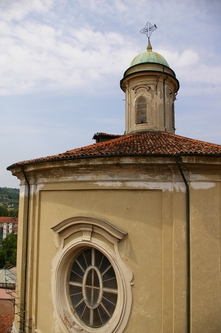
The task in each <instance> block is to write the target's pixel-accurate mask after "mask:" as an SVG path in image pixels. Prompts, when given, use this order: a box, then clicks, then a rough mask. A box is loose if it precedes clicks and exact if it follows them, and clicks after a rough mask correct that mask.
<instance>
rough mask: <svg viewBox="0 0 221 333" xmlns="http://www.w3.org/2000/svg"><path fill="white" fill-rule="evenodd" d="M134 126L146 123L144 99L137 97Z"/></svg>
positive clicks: (145, 103)
mask: <svg viewBox="0 0 221 333" xmlns="http://www.w3.org/2000/svg"><path fill="white" fill-rule="evenodd" d="M135 112H136V124H141V123H146V122H147V102H146V99H145V98H144V97H139V98H138V99H137V101H136V110H135Z"/></svg>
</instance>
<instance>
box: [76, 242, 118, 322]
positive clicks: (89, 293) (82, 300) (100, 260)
mask: <svg viewBox="0 0 221 333" xmlns="http://www.w3.org/2000/svg"><path fill="white" fill-rule="evenodd" d="M69 295H70V299H71V302H72V304H73V307H74V309H75V311H76V313H77V315H78V317H79V318H80V319H81V320H82V321H83V322H84V323H85V324H86V325H88V326H90V327H101V326H103V325H104V324H106V323H107V322H108V320H109V319H110V318H111V317H112V315H113V313H114V310H115V308H116V304H117V296H118V289H117V279H116V275H115V272H114V269H113V267H112V265H111V263H110V261H109V260H108V259H107V257H106V256H105V255H104V254H103V253H101V252H100V251H98V250H96V249H94V248H91V249H86V250H84V251H82V252H81V253H80V254H79V255H78V256H77V258H76V259H75V260H74V262H73V264H72V267H71V271H70V276H69Z"/></svg>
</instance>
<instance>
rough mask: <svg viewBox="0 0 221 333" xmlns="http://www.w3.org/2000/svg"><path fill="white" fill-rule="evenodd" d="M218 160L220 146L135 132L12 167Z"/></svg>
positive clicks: (173, 135) (177, 137)
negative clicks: (124, 159)
mask: <svg viewBox="0 0 221 333" xmlns="http://www.w3.org/2000/svg"><path fill="white" fill-rule="evenodd" d="M185 155H186V156H221V145H217V144H213V143H208V142H204V141H199V140H194V139H190V138H186V137H183V136H179V135H175V134H171V133H167V132H155V131H147V132H139V133H133V134H128V135H122V136H121V137H119V138H115V139H112V140H108V141H105V142H99V143H95V144H92V145H89V146H85V147H82V148H77V149H73V150H68V151H66V152H65V153H62V154H58V155H53V156H47V157H41V158H37V159H33V160H29V161H23V162H18V163H16V164H14V165H11V166H10V167H8V169H10V168H11V167H12V166H16V165H25V164H34V163H40V162H47V161H56V160H69V159H77V158H96V157H111V156H153V157H154V156H185Z"/></svg>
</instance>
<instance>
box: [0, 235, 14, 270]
mask: <svg viewBox="0 0 221 333" xmlns="http://www.w3.org/2000/svg"><path fill="white" fill-rule="evenodd" d="M16 254H17V235H15V233H14V232H11V233H10V234H8V236H7V237H6V238H5V239H3V241H2V249H1V250H0V268H3V267H7V266H11V265H13V266H16Z"/></svg>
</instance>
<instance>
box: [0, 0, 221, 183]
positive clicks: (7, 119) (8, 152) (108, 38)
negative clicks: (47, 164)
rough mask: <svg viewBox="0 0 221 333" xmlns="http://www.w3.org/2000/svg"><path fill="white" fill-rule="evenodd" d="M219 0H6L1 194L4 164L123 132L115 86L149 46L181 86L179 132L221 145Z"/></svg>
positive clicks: (0, 11)
mask: <svg viewBox="0 0 221 333" xmlns="http://www.w3.org/2000/svg"><path fill="white" fill-rule="evenodd" d="M220 18H221V1H220V0H194V1H193V0H177V1H176V0H151V1H149V0H136V1H134V0H87V1H86V0H69V1H68V0H31V1H30V0H15V1H13V0H10V1H8V0H1V1H0V116H1V118H0V119H1V121H0V140H1V159H0V187H4V186H6V187H19V181H18V180H17V178H15V177H13V176H12V175H11V173H10V172H9V171H6V168H7V166H9V165H11V164H13V163H15V162H18V161H22V160H27V159H32V158H36V157H42V156H47V155H53V154H58V153H61V152H64V151H66V150H68V149H73V148H77V147H81V146H84V145H88V144H91V143H93V142H94V141H93V140H92V137H93V134H94V133H96V132H107V133H112V134H114V133H115V134H123V132H124V130H125V126H124V119H125V108H124V93H123V92H122V91H121V90H120V87H119V81H120V79H121V78H122V76H123V73H124V71H125V70H126V69H127V68H128V67H129V64H130V62H131V60H132V59H133V58H134V56H136V55H137V54H139V53H141V52H143V51H144V50H145V49H146V45H147V38H146V36H145V35H143V34H140V30H141V29H142V28H143V27H144V26H145V24H146V23H147V22H148V21H150V22H151V23H152V24H156V25H157V30H156V31H154V33H153V34H152V37H151V43H152V46H153V51H156V52H158V53H160V54H162V55H163V56H164V57H165V59H166V60H167V61H168V63H169V65H170V67H171V68H172V69H173V70H174V71H175V72H176V75H177V78H178V80H179V81H180V90H179V93H178V96H177V101H176V103H175V112H176V134H179V135H183V136H187V137H191V138H194V139H200V140H204V141H209V142H214V143H218V144H221V130H220V124H221V42H220V31H221V20H220Z"/></svg>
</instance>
